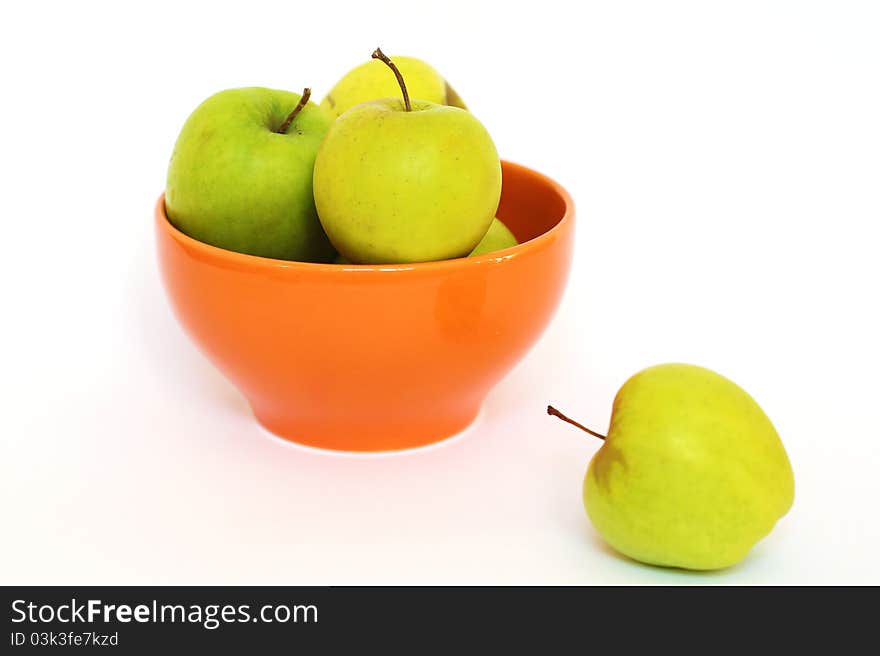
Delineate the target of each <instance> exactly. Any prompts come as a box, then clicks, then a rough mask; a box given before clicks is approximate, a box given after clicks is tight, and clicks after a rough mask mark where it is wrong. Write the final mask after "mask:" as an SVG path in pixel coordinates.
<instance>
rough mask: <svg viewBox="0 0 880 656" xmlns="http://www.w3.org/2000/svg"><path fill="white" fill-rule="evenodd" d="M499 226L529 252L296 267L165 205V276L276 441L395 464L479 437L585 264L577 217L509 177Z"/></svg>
mask: <svg viewBox="0 0 880 656" xmlns="http://www.w3.org/2000/svg"><path fill="white" fill-rule="evenodd" d="M502 175H503V184H502V192H501V203H500V205H499V208H498V217H499V218H500V219H501V220H502V221H504V223H505V224H506V225H507V226H508V227H509V228H510V229H511V230H512V231H513V233H514V235H516V237H517V239H518V240H519V241H520V244H519V245H518V246H515V247H513V248H508V249H505V250H503V251H496V252H494V253H488V254H486V255H482V256H479V257H468V258H459V259H455V260H443V261H439V262H425V263H418V264H389V265H348V264H344V265H343V264H312V263H305V262H289V261H284V260H272V259H267V258H261V257H256V256H252V255H244V254H241V253H235V252H232V251H227V250H223V249H220V248H216V247H214V246H209V245H207V244H204V243H202V242H199V241H196V240H195V239H192V238H190V237H187V236H186V235H184V234H183V233H181V232H180V231H179V230H177V229H176V228H175V227H174V226H172V225H171V224H170V223H169V221H168V219H167V217H166V215H165V204H164V197H160V198H159V201H158V203H157V204H156V211H155V221H156V237H157V247H158V255H159V267H160V270H161V274H162V279H163V282H164V285H165V289H166V291H167V293H168V297H169V299H170V301H171V305H172V307H173V309H174V312H175V315H176V316H177V318H178V320H179V321H180V323H181V324H182V326H183V327H184V329H185V330H186V332H187V333H188V334H189V336H190V337H191V338H192V340H193V341H194V342H195V343H196V345H197V346H198V347H199V348H200V349H201V350H202V351H203V352H204V353H205V354H206V355H207V357H208V358H209V359H210V360H211V361H212V362H213V363H214V364H215V365H216V366H217V368H218V369H219V370H220V371H221V372H222V373H223V374H224V375H225V376H226V377H227V378H228V379H229V380H230V381H232V383H233V384H234V385H235V386H236V387H237V388H238V389H239V390H240V391H241V393H242V394H244V396H245V397H246V398H247V400H248V402H249V403H250V406H251V408H252V410H253V412H254V415H255V417H256V418H257V420H258V421H259V422H260V423H261V424H262V425H263V426H264V427H265V428H267V429H268V430H269V431H271V432H272V433H274V434H276V435H278V436H280V437H283V438H286V439H288V440H291V441H294V442H298V443H301V444H306V445H309V446H314V447H322V448H327V449H337V450H346V451H388V450H399V449H406V448H412V447H418V446H422V445H425V444H430V443H432V442H436V441H438V440H442V439H444V438H446V437H449V436H451V435H453V434H455V433H457V432H459V431H461V430H463V429H464V428H465V427H467V426H468V425H469V424H470V423H471V422H472V421H473V420H474V418H475V417H476V415H477V413H478V412H479V409H480V405H481V403H482V402H483V399H484V398H485V396H486V394H487V393H488V392H489V390H490V389H491V388H492V387H493V386H494V385H495V384H496V383H497V382H498V381H499V380H501V378H502V377H503V376H504V375H505V374H506V373H507V372H508V371H510V369H511V368H512V367H513V366H514V365H515V364H516V363H517V362H518V361H519V360H520V359H521V358H522V357H523V355H525V353H526V352H527V351H528V350H529V348H530V347H531V346H532V345H533V344H534V343H535V341H536V340H537V339H538V337H539V336H540V335H541V333H542V332H543V330H544V329H545V328H546V326H547V324H548V323H549V321H550V319H551V318H552V315H553V313H554V312H555V310H556V307H557V305H558V303H559V299H560V297H561V296H562V292H563V290H564V287H565V284H566V281H567V278H568V272H569V268H570V264H571V257H572V248H573V238H574V204H573V202H572V200H571V198H570V196H569V195H568V193H567V192H566V191H565V190H564V189H563V188H562V187H561V186H559V185H558V184H557V183H555V182H553V181H552V180H550V179H549V178H547V177H545V176H543V175H541V174H540V173H537V172H535V171H533V170H531V169H528V168H526V167H524V166H520V165H517V164H512V163H510V162H502Z"/></svg>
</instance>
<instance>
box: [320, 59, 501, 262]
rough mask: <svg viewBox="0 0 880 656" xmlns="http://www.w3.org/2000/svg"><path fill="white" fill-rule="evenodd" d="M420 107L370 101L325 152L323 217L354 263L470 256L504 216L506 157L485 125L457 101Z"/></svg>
mask: <svg viewBox="0 0 880 656" xmlns="http://www.w3.org/2000/svg"><path fill="white" fill-rule="evenodd" d="M392 77H393V76H392ZM412 108H413V111H410V112H408V111H405V108H404V104H403V101H402V100H395V99H391V98H386V99H383V100H374V101H371V102H367V103H362V104H360V105H358V106H356V107H353V108H352V109H350V110H348V111H347V112H345V114H343V115H342V116H340V117H339V118H338V119H337V120H336V121H335V122H334V123H333V125H332V126H331V127H330V130H329V131H328V133H327V136H326V137H325V138H324V141H323V143H322V144H321V147H320V148H319V149H318V155H317V157H316V159H315V173H314V195H315V206H316V207H317V209H318V217H319V218H320V221H321V225H322V226H323V227H324V230H325V232H326V233H327V236H328V237H329V238H330V241H331V242H332V243H333V246H334V247H335V248H336V250H337V251H338V252H339V254H340V255H342V256H344V257H345V258H347V259H348V260H350V261H352V262H358V263H360V264H388V263H405V262H427V261H431V260H444V259H451V258H456V257H463V256H465V255H467V254H468V253H470V252H471V251H472V250H473V249H474V247H475V246H476V245H477V244H478V243H479V241H480V240H481V239H482V238H483V235H485V234H486V231H487V230H488V229H489V225H490V224H491V223H492V219H493V218H494V216H495V211H496V209H497V208H498V200H499V198H500V195H501V162H500V160H499V159H498V152H497V151H496V149H495V145H494V143H493V142H492V138H491V137H490V136H489V133H488V132H486V129H485V128H484V127H483V125H482V124H481V123H480V122H479V121H478V120H477V119H476V118H475V117H474V115H473V114H471V113H470V112H467V111H465V110H463V109H458V108H457V107H449V106H446V105H436V104H433V103H429V102H424V101H421V100H415V101H413V102H412Z"/></svg>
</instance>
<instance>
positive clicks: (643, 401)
mask: <svg viewBox="0 0 880 656" xmlns="http://www.w3.org/2000/svg"><path fill="white" fill-rule="evenodd" d="M583 492H584V505H585V506H586V510H587V514H588V515H589V517H590V520H591V521H592V522H593V524H594V526H595V527H596V529H597V530H598V531H599V533H600V534H601V535H602V536H603V537H604V538H605V540H607V542H608V543H609V544H610V545H611V546H612V547H614V548H615V549H617V550H618V551H620V552H621V553H623V554H625V555H627V556H629V557H630V558H633V559H635V560H638V561H641V562H644V563H649V564H652V565H661V566H667V567H679V568H685V569H694V570H713V569H721V568H724V567H729V566H731V565H734V564H735V563H738V562H739V561H740V560H742V559H743V558H744V557H745V556H746V554H747V553H748V551H749V550H750V549H751V548H752V546H753V545H754V544H755V543H756V542H758V540H760V539H761V538H763V537H764V536H765V535H767V534H768V533H769V532H770V530H771V529H772V528H773V526H774V525H775V524H776V521H777V520H778V519H779V518H781V517H782V516H783V515H785V513H786V512H788V510H789V508H790V507H791V505H792V503H793V501H794V475H793V473H792V469H791V464H790V463H789V460H788V456H787V455H786V452H785V448H784V447H783V446H782V442H781V441H780V439H779V436H778V435H777V433H776V430H775V429H774V428H773V425H772V424H771V423H770V420H769V419H768V418H767V415H765V414H764V412H763V411H762V410H761V408H760V406H759V405H758V404H757V403H756V402H755V401H754V400H753V399H752V398H751V397H750V396H749V395H748V394H747V393H746V392H745V391H744V390H743V389H741V388H740V387H738V386H737V385H736V384H734V383H733V382H731V381H729V380H728V379H726V378H724V377H723V376H720V375H719V374H716V373H714V372H712V371H710V370H708V369H703V368H701V367H696V366H693V365H685V364H665V365H658V366H655V367H651V368H648V369H645V370H644V371H641V372H639V373H637V374H636V375H635V376H633V377H632V378H630V379H629V380H628V381H627V382H626V383H624V385H623V387H621V389H620V391H619V392H618V393H617V396H616V398H615V400H614V407H613V412H612V416H611V427H610V429H609V432H608V435H607V439H606V440H605V443H604V444H603V446H602V447H601V448H600V449H599V451H598V452H597V453H596V455H595V456H594V457H593V459H592V461H591V462H590V465H589V468H588V469H587V474H586V478H585V479H584V488H583Z"/></svg>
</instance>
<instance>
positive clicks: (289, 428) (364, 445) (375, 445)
mask: <svg viewBox="0 0 880 656" xmlns="http://www.w3.org/2000/svg"><path fill="white" fill-rule="evenodd" d="M251 409H252V410H253V413H254V417H255V418H256V420H257V422H259V424H260V425H261V426H262V427H263V428H264V429H266V430H267V431H269V432H270V433H272V435H274V436H276V437H279V438H281V439H283V440H286V441H288V442H294V443H296V444H300V445H303V446H308V447H312V448H318V449H328V450H330V451H348V452H358V453H381V452H387V451H403V450H406V449H416V448H419V447H424V446H428V445H429V444H434V443H435V442H442V441H443V440H446V439H448V438H450V437H453V436H454V435H456V434H457V433H460V432H462V431H464V430H465V429H466V428H468V427H469V426H470V425H471V424H472V423H473V422H474V420H475V419H476V418H477V415H478V414H479V412H480V405H479V404H477V405H476V406H475V407H472V408H468V409H467V410H466V411H463V412H461V413H457V414H455V415H454V416H444V417H443V418H438V417H436V416H431V417H426V418H421V419H415V420H414V419H411V418H410V419H408V420H407V421H401V422H400V423H399V424H393V423H390V422H389V423H386V424H385V425H383V426H381V427H380V428H373V427H370V428H366V427H365V426H364V425H359V424H358V423H357V422H356V421H347V422H345V423H344V424H333V423H330V422H327V421H326V420H325V421H321V422H315V421H308V420H304V419H303V418H296V417H290V416H279V415H276V414H273V413H271V412H265V411H261V410H260V409H259V408H258V406H256V405H254V404H251Z"/></svg>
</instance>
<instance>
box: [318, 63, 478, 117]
mask: <svg viewBox="0 0 880 656" xmlns="http://www.w3.org/2000/svg"><path fill="white" fill-rule="evenodd" d="M394 63H395V64H396V65H397V67H398V68H399V69H400V72H401V74H402V75H403V76H404V78H406V85H407V88H408V89H409V92H410V96H411V97H412V98H418V99H419V100H426V101H428V102H432V103H435V104H437V105H452V106H454V107H461V108H462V109H467V107H465V104H464V102H463V101H462V99H461V97H460V96H459V95H458V94H457V93H456V92H455V90H454V89H453V88H452V87H451V86H449V83H448V82H446V80H444V79H443V76H442V75H440V73H438V72H437V71H436V69H435V68H434V67H433V66H431V65H430V64H428V63H427V62H425V61H422V60H421V59H416V58H415V57H394ZM397 95H398V88H397V84H396V83H395V82H394V78H392V77H391V76H389V75H388V70H387V69H386V68H385V65H384V64H383V63H382V62H380V61H376V60H375V59H371V60H370V61H368V62H366V63H364V64H361V65H360V66H357V67H355V68H353V69H352V70H350V71H349V72H348V73H346V74H345V76H344V77H343V78H342V79H341V80H339V82H337V83H336V86H334V87H333V88H332V89H331V90H330V93H328V94H327V95H326V96H325V97H324V99H323V100H322V101H321V107H322V108H324V109H325V110H327V111H328V112H330V113H331V114H333V116H334V117H337V116H339V115H340V114H342V113H343V112H345V111H346V110H348V109H350V108H351V107H354V106H355V105H360V104H361V103H362V102H366V101H368V100H378V99H379V98H394V97H397Z"/></svg>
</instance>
